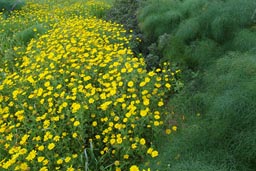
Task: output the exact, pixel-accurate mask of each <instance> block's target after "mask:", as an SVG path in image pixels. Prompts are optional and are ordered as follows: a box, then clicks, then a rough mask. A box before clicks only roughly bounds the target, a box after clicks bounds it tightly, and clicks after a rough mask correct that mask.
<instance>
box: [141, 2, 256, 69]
mask: <svg viewBox="0 0 256 171" xmlns="http://www.w3.org/2000/svg"><path fill="white" fill-rule="evenodd" d="M255 7H256V1H254V0H246V1H244V0H226V1H221V0H218V1H210V0H196V1H195V0H184V1H174V0H170V1H165V0H159V1H152V0H149V1H146V3H145V5H144V7H143V8H141V9H140V10H139V16H138V20H139V26H140V29H141V30H142V32H143V33H144V34H145V36H146V37H147V39H148V40H150V41H151V42H155V43H157V41H158V39H159V37H160V36H161V35H163V34H166V33H167V34H170V37H171V38H170V41H169V43H167V44H169V45H167V46H166V49H164V50H163V51H162V52H163V53H162V54H161V55H160V57H161V58H165V60H166V59H168V60H170V61H178V62H181V61H183V63H185V65H187V66H188V67H190V68H193V69H198V68H202V67H203V66H208V65H209V62H208V60H210V61H211V59H213V60H214V59H218V58H219V57H220V56H222V55H223V54H225V53H226V52H228V51H230V50H233V49H236V50H239V49H241V51H247V50H249V48H251V46H253V45H254V44H253V43H254V42H253V38H251V39H249V38H248V36H249V35H252V34H254V33H249V32H243V29H249V28H251V27H252V26H253V25H254V18H255V17H254V16H255V14H254V13H255ZM249 37H251V36H249ZM205 40H206V41H205ZM243 40H246V41H249V46H248V47H247V46H246V44H243V45H242V46H241V48H240V47H239V48H238V49H237V47H238V46H240V45H241V43H242V42H243ZM207 41H209V42H210V45H209V46H210V47H207V46H208V45H207V44H205V43H207ZM204 46H206V48H205V49H204ZM244 46H246V47H247V48H246V47H244ZM215 47H216V48H215ZM184 48H185V50H181V49H184ZM197 48H198V49H197ZM209 49H210V52H207V51H208V50H209ZM208 53H210V54H208ZM207 54H208V55H207ZM177 59H178V60H177ZM160 61H161V60H160Z"/></svg>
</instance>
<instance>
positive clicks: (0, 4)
mask: <svg viewBox="0 0 256 171" xmlns="http://www.w3.org/2000/svg"><path fill="white" fill-rule="evenodd" d="M24 5H25V0H0V12H2V11H12V10H20V9H21V7H23V6H24Z"/></svg>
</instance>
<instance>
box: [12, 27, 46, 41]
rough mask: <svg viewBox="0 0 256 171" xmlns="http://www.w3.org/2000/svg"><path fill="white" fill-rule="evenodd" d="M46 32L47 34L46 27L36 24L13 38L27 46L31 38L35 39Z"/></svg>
mask: <svg viewBox="0 0 256 171" xmlns="http://www.w3.org/2000/svg"><path fill="white" fill-rule="evenodd" d="M46 32H47V28H46V26H44V25H43V24H36V25H33V26H31V27H29V28H27V29H25V30H22V31H20V32H18V33H16V34H14V38H15V39H17V40H18V41H20V42H22V43H24V44H28V43H29V42H30V40H31V39H32V38H36V36H39V35H41V34H44V33H46Z"/></svg>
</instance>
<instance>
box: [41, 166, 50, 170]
mask: <svg viewBox="0 0 256 171" xmlns="http://www.w3.org/2000/svg"><path fill="white" fill-rule="evenodd" d="M39 171H48V169H47V167H46V166H44V167H42V168H41V169H40V170H39Z"/></svg>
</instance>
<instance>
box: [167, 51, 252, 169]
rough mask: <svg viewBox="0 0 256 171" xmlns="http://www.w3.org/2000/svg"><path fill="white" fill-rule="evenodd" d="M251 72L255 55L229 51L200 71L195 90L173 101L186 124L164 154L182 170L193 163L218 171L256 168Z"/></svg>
mask: <svg viewBox="0 0 256 171" xmlns="http://www.w3.org/2000/svg"><path fill="white" fill-rule="evenodd" d="M255 74H256V56H255V54H253V53H252V54H241V53H231V54H229V55H226V56H225V57H223V58H221V59H219V60H217V62H216V64H215V65H212V66H211V67H210V68H209V70H207V71H206V72H205V74H204V75H203V77H202V82H201V84H200V89H201V90H200V91H198V90H199V89H198V88H197V92H194V93H193V91H191V90H190V91H189V92H190V93H185V94H181V95H180V96H179V97H178V98H176V99H174V100H173V103H174V102H175V101H176V103H175V104H176V105H179V107H178V108H176V109H178V110H177V113H180V114H183V115H184V114H185V118H186V119H187V120H188V122H185V123H184V124H183V129H182V131H181V134H180V135H179V136H177V138H175V137H174V140H173V142H172V143H171V144H172V146H174V147H171V145H170V151H169V153H173V155H174V156H175V155H177V154H179V155H180V156H181V159H180V160H181V161H182V162H181V165H182V166H183V164H184V162H185V164H186V163H187V162H191V160H192V159H194V160H195V161H202V162H203V163H202V164H204V163H208V164H209V165H211V164H213V165H214V166H219V165H222V166H223V167H224V168H226V169H223V170H239V171H240V170H246V171H253V170H255V169H256V165H255V163H256V160H255V159H256V149H255V146H256V136H255V135H256V125H255V120H256V115H255V112H256V105H255V101H256V92H255V88H256V81H255V80H256V79H255ZM174 106H175V105H174ZM193 114H197V115H196V116H193ZM174 156H172V157H174ZM171 160H173V159H171ZM183 160H184V161H183ZM172 162H173V163H174V164H175V161H172ZM176 166H177V165H176ZM176 166H175V165H174V166H173V167H174V168H176ZM178 166H179V167H180V165H179V164H178ZM207 166H208V165H207ZM197 167H198V168H197V169H195V170H198V169H199V170H200V168H201V165H200V166H197ZM176 169H177V168H176ZM173 170H175V169H173ZM184 170H186V169H184ZM205 170H207V169H206V168H205ZM210 170H218V169H210Z"/></svg>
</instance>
